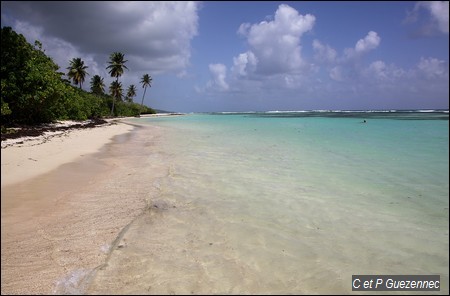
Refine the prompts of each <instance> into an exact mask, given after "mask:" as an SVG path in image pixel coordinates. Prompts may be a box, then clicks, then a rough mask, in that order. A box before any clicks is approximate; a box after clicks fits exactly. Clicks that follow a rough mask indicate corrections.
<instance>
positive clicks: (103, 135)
mask: <svg viewBox="0 0 450 296" xmlns="http://www.w3.org/2000/svg"><path fill="white" fill-rule="evenodd" d="M115 122H116V121H115ZM115 122H113V123H115ZM132 129H133V126H132V125H128V124H124V123H121V124H113V125H107V126H101V127H96V128H90V129H79V130H71V131H68V132H59V133H53V134H52V133H47V134H46V135H44V136H39V137H35V138H25V139H24V138H22V139H15V140H7V141H2V150H1V157H2V163H1V169H2V178H1V186H5V185H11V184H14V183H18V182H22V181H25V180H27V179H30V178H33V177H36V176H38V175H40V174H43V173H47V172H49V171H51V170H53V169H56V168H57V167H58V166H60V165H61V164H64V163H67V162H71V161H74V160H76V159H77V158H78V157H81V156H84V155H86V154H89V153H94V152H96V151H98V150H99V149H100V148H101V147H102V146H103V145H105V144H106V143H108V142H109V141H110V140H111V139H112V137H114V136H116V135H120V134H124V133H127V132H129V131H131V130H132ZM6 145H12V146H10V147H6V148H3V147H5V146H6Z"/></svg>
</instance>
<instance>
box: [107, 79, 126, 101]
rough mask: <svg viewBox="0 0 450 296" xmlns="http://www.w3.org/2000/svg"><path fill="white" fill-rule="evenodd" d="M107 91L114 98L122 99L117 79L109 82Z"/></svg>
mask: <svg viewBox="0 0 450 296" xmlns="http://www.w3.org/2000/svg"><path fill="white" fill-rule="evenodd" d="M109 93H110V94H111V96H112V97H113V99H114V98H116V99H118V100H119V101H120V100H122V96H123V90H122V83H120V82H118V81H113V82H111V85H110V86H109Z"/></svg>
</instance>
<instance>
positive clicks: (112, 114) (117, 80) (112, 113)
mask: <svg viewBox="0 0 450 296" xmlns="http://www.w3.org/2000/svg"><path fill="white" fill-rule="evenodd" d="M116 82H117V83H119V76H117V79H116ZM112 97H113V103H112V106H111V117H113V116H114V102H115V100H116V97H115V96H114V95H113V96H112Z"/></svg>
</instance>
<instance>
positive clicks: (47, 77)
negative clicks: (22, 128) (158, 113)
mask: <svg viewBox="0 0 450 296" xmlns="http://www.w3.org/2000/svg"><path fill="white" fill-rule="evenodd" d="M124 58H125V56H124V54H123V53H121V52H113V53H112V54H111V55H110V57H109V62H108V66H107V68H106V69H107V70H109V74H110V75H111V77H113V78H116V79H115V80H114V81H113V82H112V83H111V84H110V86H109V93H106V92H105V84H104V80H103V78H102V77H100V76H99V75H94V76H93V77H92V78H91V80H90V92H88V91H84V90H83V89H82V84H83V83H84V81H85V78H86V76H87V75H89V73H88V72H87V68H88V67H87V66H85V65H84V61H83V60H82V59H81V58H73V59H72V60H70V61H69V67H67V70H68V72H67V77H69V80H67V79H64V78H63V76H64V75H65V73H63V72H59V71H58V70H59V66H58V65H57V64H56V63H54V62H53V60H52V59H51V58H50V57H48V56H47V55H46V54H45V52H44V51H43V50H42V44H41V43H40V42H39V41H35V43H34V46H33V45H31V44H30V43H28V42H27V40H26V39H25V37H24V36H23V35H22V34H17V33H16V32H15V31H13V30H12V28H11V27H2V29H1V71H0V72H1V73H0V78H1V115H2V116H1V125H2V128H3V127H6V126H14V125H17V124H39V123H47V122H53V121H56V120H66V119H71V120H86V119H91V118H101V117H109V116H140V115H141V114H146V113H155V111H154V110H153V109H151V108H149V107H147V106H144V97H145V92H146V90H147V87H151V82H152V78H151V76H150V75H148V74H145V75H143V77H142V80H141V81H140V83H141V85H142V87H143V88H144V93H143V96H142V101H141V104H137V103H134V102H133V98H134V97H135V96H136V86H135V85H134V84H132V85H130V86H129V87H128V89H127V92H126V94H125V96H124V93H123V88H122V83H121V82H120V81H119V78H120V77H121V76H122V75H123V73H124V70H125V69H128V68H127V67H126V65H125V63H126V62H127V61H126V60H125V59H124ZM70 80H72V82H73V83H74V84H75V85H77V86H79V87H75V86H73V85H71V84H70ZM123 98H124V99H125V100H123Z"/></svg>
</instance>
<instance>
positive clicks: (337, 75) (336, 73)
mask: <svg viewBox="0 0 450 296" xmlns="http://www.w3.org/2000/svg"><path fill="white" fill-rule="evenodd" d="M330 78H331V79H333V80H335V81H344V76H343V74H342V67H340V66H336V67H334V68H332V69H331V70H330Z"/></svg>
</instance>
